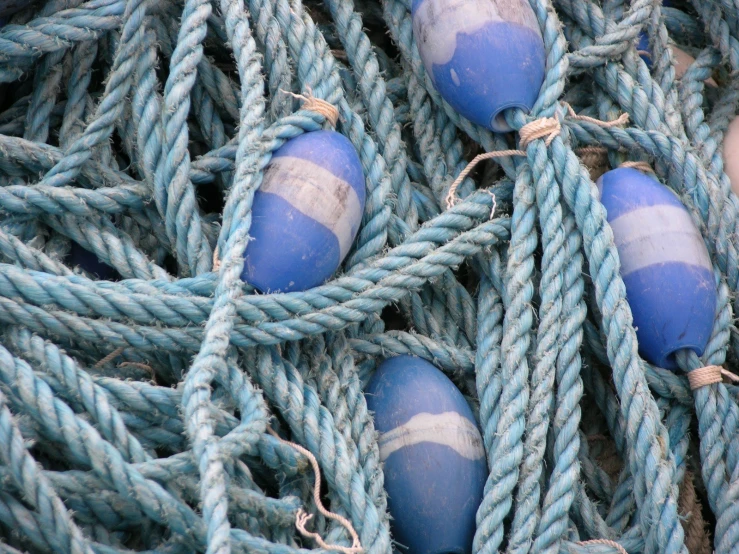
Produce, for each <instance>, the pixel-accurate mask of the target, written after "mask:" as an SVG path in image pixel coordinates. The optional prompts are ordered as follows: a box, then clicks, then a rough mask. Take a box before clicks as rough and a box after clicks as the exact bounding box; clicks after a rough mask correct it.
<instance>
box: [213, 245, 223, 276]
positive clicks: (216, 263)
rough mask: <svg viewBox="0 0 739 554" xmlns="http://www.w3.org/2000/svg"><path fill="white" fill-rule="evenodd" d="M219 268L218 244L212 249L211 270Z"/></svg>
mask: <svg viewBox="0 0 739 554" xmlns="http://www.w3.org/2000/svg"><path fill="white" fill-rule="evenodd" d="M219 269H221V258H219V257H218V246H216V247H215V249H214V250H213V271H218V270H219Z"/></svg>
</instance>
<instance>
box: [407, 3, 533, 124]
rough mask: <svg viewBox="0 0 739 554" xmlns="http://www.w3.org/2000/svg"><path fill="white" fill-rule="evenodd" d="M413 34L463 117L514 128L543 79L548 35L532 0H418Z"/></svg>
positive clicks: (433, 75)
mask: <svg viewBox="0 0 739 554" xmlns="http://www.w3.org/2000/svg"><path fill="white" fill-rule="evenodd" d="M411 14H412V18H413V34H414V36H415V38H416V42H417V44H418V51H419V53H420V54H421V58H422V59H423V64H424V66H425V67H426V71H428V73H429V75H430V76H431V80H432V81H433V83H434V86H435V87H436V89H437V90H438V91H439V94H441V96H442V97H443V98H444V100H446V101H447V102H449V104H450V105H451V106H452V107H453V108H454V109H455V110H456V111H457V112H459V113H460V114H462V115H463V116H464V117H466V118H467V119H469V120H470V121H473V122H474V123H477V124H479V125H482V126H484V127H487V128H488V129H491V130H493V131H496V132H506V131H510V130H511V129H510V127H509V126H508V124H507V123H506V121H505V117H504V115H503V112H504V110H506V109H508V108H521V109H522V110H525V111H529V110H530V109H531V108H532V107H533V105H534V103H535V102H536V98H537V96H538V95H539V89H540V88H541V84H542V82H543V81H544V70H545V62H546V53H545V50H544V41H543V40H542V38H541V32H540V30H539V25H538V22H537V20H536V16H535V15H534V12H533V10H532V9H531V6H529V3H528V1H527V0H413V5H412V8H411Z"/></svg>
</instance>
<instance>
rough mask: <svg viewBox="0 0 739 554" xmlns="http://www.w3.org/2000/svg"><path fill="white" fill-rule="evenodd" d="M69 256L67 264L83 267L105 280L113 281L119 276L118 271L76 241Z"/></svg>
mask: <svg viewBox="0 0 739 554" xmlns="http://www.w3.org/2000/svg"><path fill="white" fill-rule="evenodd" d="M71 242H72V247H71V249H70V251H69V254H68V256H67V265H68V266H70V267H81V268H82V269H84V270H85V271H87V272H88V273H90V274H91V275H94V276H95V277H97V278H98V279H101V280H103V281H112V280H114V279H116V278H117V277H118V272H117V271H116V270H115V269H113V268H112V267H110V266H109V265H107V264H104V263H103V262H101V261H100V259H99V258H98V257H97V256H96V255H95V254H93V253H92V252H90V251H88V250H85V249H84V248H82V247H81V246H80V245H79V244H77V243H76V242H74V241H71Z"/></svg>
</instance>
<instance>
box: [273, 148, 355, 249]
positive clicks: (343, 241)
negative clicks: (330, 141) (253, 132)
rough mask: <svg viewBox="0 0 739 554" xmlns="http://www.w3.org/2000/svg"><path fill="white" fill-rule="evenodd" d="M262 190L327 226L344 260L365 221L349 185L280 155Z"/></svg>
mask: <svg viewBox="0 0 739 554" xmlns="http://www.w3.org/2000/svg"><path fill="white" fill-rule="evenodd" d="M259 190H261V191H262V192H270V193H272V194H276V195H277V196H279V197H281V198H282V199H283V200H285V201H286V202H288V203H290V204H291V205H292V206H293V207H294V208H295V209H296V210H298V211H300V212H302V213H304V214H305V215H307V216H308V217H310V218H313V219H315V220H316V221H318V222H319V223H321V224H322V225H324V226H326V227H328V228H329V229H330V230H331V232H332V233H333V234H334V235H336V238H337V239H338V241H339V248H340V250H341V259H344V256H346V253H347V252H349V248H350V247H351V245H352V241H353V240H354V231H355V229H356V228H357V227H359V222H360V221H361V219H362V207H361V205H360V203H359V197H358V196H357V193H356V192H355V191H354V189H353V188H352V187H351V186H350V185H349V183H347V182H346V181H344V180H343V179H339V178H338V177H337V176H336V175H334V174H333V173H331V172H330V171H328V170H327V169H324V168H322V167H321V166H319V165H317V164H315V163H313V162H311V161H308V160H305V159H303V158H294V157H292V156H278V157H276V158H273V159H272V161H271V162H270V165H269V167H268V168H267V171H266V172H265V176H264V183H263V184H262V187H261V188H260V189H259ZM353 226H354V228H353Z"/></svg>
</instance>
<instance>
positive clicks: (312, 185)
mask: <svg viewBox="0 0 739 554" xmlns="http://www.w3.org/2000/svg"><path fill="white" fill-rule="evenodd" d="M364 200H365V189H364V174H363V172H362V164H361V162H360V160H359V156H357V152H356V150H354V146H352V143H351V142H349V140H348V139H347V138H346V137H344V136H343V135H341V134H340V133H337V132H336V131H314V132H311V133H305V134H303V135H300V136H298V137H296V138H294V139H292V140H290V141H288V142H286V143H285V144H284V145H283V146H282V147H281V148H280V149H279V150H277V151H276V152H275V153H274V155H273V156H272V161H271V162H270V164H269V166H268V167H267V169H266V171H265V174H264V180H263V182H262V186H261V187H260V189H259V190H258V191H257V192H256V194H255V195H254V203H253V205H252V225H251V230H250V235H251V237H252V240H251V241H250V242H249V245H248V246H247V247H246V251H245V252H244V262H245V263H244V270H243V272H242V274H241V278H242V279H243V280H244V281H246V282H247V283H249V284H251V285H253V286H254V287H256V288H257V289H259V290H260V291H262V292H289V291H301V290H306V289H309V288H312V287H315V286H318V285H320V284H322V283H324V282H325V281H326V280H327V279H328V278H330V277H331V275H333V274H334V272H335V271H336V269H337V268H338V267H339V265H340V264H341V262H342V261H343V259H344V257H345V256H346V254H347V252H349V248H350V247H351V245H352V242H353V241H354V237H355V236H356V234H357V231H358V230H359V225H360V223H361V221H362V213H363V212H364Z"/></svg>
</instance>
